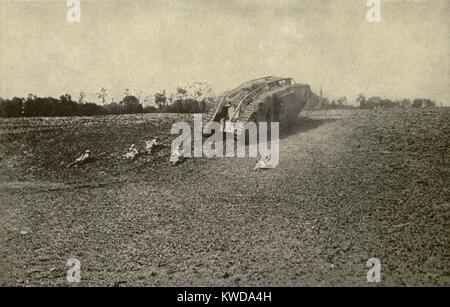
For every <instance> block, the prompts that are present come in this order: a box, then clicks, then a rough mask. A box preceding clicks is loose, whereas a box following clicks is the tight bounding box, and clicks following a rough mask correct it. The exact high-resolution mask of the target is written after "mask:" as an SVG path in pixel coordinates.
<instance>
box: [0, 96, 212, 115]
mask: <svg viewBox="0 0 450 307" xmlns="http://www.w3.org/2000/svg"><path fill="white" fill-rule="evenodd" d="M157 95H160V96H157ZM157 95H155V97H156V99H155V101H156V103H157V106H146V107H143V106H142V104H141V103H140V102H139V99H138V98H136V97H135V96H133V95H127V96H125V97H124V98H123V99H122V100H121V101H120V102H119V103H116V102H111V103H106V104H103V105H98V104H95V103H91V102H84V101H83V100H82V99H80V101H74V100H72V97H71V96H70V95H68V94H66V95H63V96H61V97H59V99H56V98H53V97H37V96H36V95H32V94H30V95H28V97H27V98H19V97H14V98H12V99H2V98H0V117H38V116H44V117H51V116H93V115H109V114H136V113H204V112H207V111H208V110H209V105H210V103H209V102H208V101H207V100H202V101H197V100H195V99H192V98H183V97H178V98H177V99H174V100H170V101H169V100H167V99H166V98H165V96H164V95H163V94H157ZM158 99H159V100H158ZM166 100H167V103H166Z"/></svg>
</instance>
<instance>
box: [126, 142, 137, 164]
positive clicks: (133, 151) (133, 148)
mask: <svg viewBox="0 0 450 307" xmlns="http://www.w3.org/2000/svg"><path fill="white" fill-rule="evenodd" d="M138 155H139V151H138V150H137V148H136V145H135V144H131V146H130V148H128V152H127V153H126V154H125V155H124V157H125V158H126V159H128V160H134V159H136V158H137V156H138Z"/></svg>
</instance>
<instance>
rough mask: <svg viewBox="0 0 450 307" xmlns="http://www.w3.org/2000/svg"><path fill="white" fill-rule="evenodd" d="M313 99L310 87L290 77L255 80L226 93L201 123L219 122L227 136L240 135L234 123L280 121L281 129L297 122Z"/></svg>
mask: <svg viewBox="0 0 450 307" xmlns="http://www.w3.org/2000/svg"><path fill="white" fill-rule="evenodd" d="M314 96H315V94H313V92H312V91H311V88H310V86H309V85H307V84H298V83H296V82H295V81H294V79H293V78H283V77H273V76H269V77H264V78H260V79H255V80H251V81H248V82H245V83H244V84H242V85H240V86H239V87H237V88H236V89H234V90H232V91H229V92H226V93H225V94H224V95H223V96H222V97H221V99H220V102H219V103H218V105H217V106H216V107H215V108H213V109H211V110H210V112H209V113H208V114H207V115H206V116H205V118H204V121H205V122H206V124H208V123H211V122H218V123H220V129H221V131H223V132H227V133H238V134H239V131H236V127H237V125H236V123H237V122H244V123H245V122H255V123H256V124H258V123H259V122H268V123H270V122H279V126H280V129H283V128H286V127H289V126H290V125H292V124H293V123H295V122H296V120H297V117H298V115H299V113H300V111H301V110H302V109H303V107H304V106H305V105H306V103H307V102H308V100H309V99H312V98H313V97H314Z"/></svg>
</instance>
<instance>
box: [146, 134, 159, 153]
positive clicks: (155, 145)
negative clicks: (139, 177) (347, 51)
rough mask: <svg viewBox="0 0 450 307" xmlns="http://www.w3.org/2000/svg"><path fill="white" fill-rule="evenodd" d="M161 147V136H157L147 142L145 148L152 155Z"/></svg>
mask: <svg viewBox="0 0 450 307" xmlns="http://www.w3.org/2000/svg"><path fill="white" fill-rule="evenodd" d="M160 148H161V143H160V142H159V138H158V137H155V138H153V139H152V140H151V141H146V142H145V150H146V151H147V152H148V153H149V154H150V155H151V154H154V153H155V152H156V151H157V150H158V149H160Z"/></svg>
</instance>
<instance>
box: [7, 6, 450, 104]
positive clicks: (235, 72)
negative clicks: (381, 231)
mask: <svg viewBox="0 0 450 307" xmlns="http://www.w3.org/2000/svg"><path fill="white" fill-rule="evenodd" d="M366 2H367V1H366V0H330V1H328V0H310V1H303V0H270V1H266V0H258V1H256V0H236V1H235V0H165V1H150V0H146V1H134V0H133V1H125V0H123V1H110V0H108V1H94V0H91V1H87V0H85V1H83V0H82V1H81V22H80V23H69V22H68V21H67V20H66V14H67V10H68V7H67V6H66V1H4V0H0V97H11V96H26V95H27V94H28V93H30V92H31V93H34V94H37V95H38V96H56V97H59V96H60V95H61V94H63V93H71V94H72V95H73V97H74V98H77V97H78V93H79V92H80V91H81V90H83V91H84V92H86V93H87V94H88V98H89V100H94V98H93V97H94V93H95V92H97V91H98V90H99V89H100V88H101V87H106V88H107V89H108V90H109V91H110V92H111V95H110V96H112V97H114V98H115V99H116V101H117V100H118V99H120V96H121V94H122V93H123V90H124V89H125V88H129V89H130V90H131V91H132V92H133V91H135V90H136V89H142V90H143V91H144V94H146V95H150V94H153V93H154V92H155V91H158V90H162V89H167V90H168V91H172V90H173V89H174V88H175V87H176V86H178V85H186V84H188V83H191V82H194V81H203V82H208V83H209V84H211V86H212V87H213V88H214V89H215V90H216V92H217V93H220V92H221V91H224V90H227V89H232V88H233V87H235V86H237V85H239V84H240V83H242V82H244V81H246V80H249V79H254V78H258V77H262V76H267V75H277V76H286V77H294V78H295V79H296V81H297V82H299V83H307V84H310V85H311V86H312V89H313V90H314V91H316V92H317V93H318V92H319V89H320V87H322V88H323V92H324V95H325V96H328V97H338V96H347V97H348V98H349V99H354V98H355V97H356V96H357V95H358V94H359V93H361V92H362V93H364V94H365V95H366V96H374V95H380V96H383V97H387V98H392V99H396V98H415V97H423V98H432V99H434V100H436V101H437V102H438V103H440V102H443V103H444V104H447V105H450V90H449V88H450V86H449V85H450V82H449V81H450V79H449V77H450V64H449V55H450V45H449V43H450V31H449V29H450V18H449V13H450V0H428V1H426V0H390V1H387V0H384V1H382V7H381V16H382V20H381V22H380V23H369V22H368V21H367V20H366V13H367V10H368V8H367V6H366Z"/></svg>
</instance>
